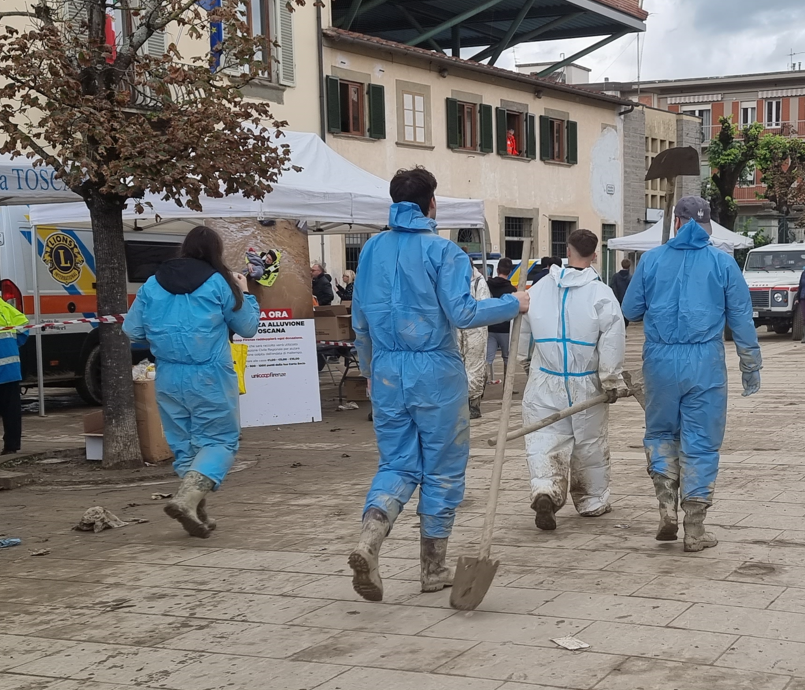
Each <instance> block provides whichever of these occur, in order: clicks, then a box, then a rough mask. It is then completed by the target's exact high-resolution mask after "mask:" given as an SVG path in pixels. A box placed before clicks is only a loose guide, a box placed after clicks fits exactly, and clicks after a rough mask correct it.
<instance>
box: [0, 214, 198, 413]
mask: <svg viewBox="0 0 805 690" xmlns="http://www.w3.org/2000/svg"><path fill="white" fill-rule="evenodd" d="M26 214H27V207H26V206H3V207H0V292H2V297H3V299H4V300H5V301H6V302H8V303H9V304H11V305H13V306H15V307H16V308H17V309H19V310H20V311H23V312H25V315H26V316H27V317H28V320H29V322H30V323H35V322H36V315H35V314H36V310H35V305H34V295H35V287H36V286H37V285H38V287H39V295H40V315H39V322H40V323H41V322H51V321H54V322H62V321H68V320H72V319H79V318H92V317H95V316H99V314H98V313H97V303H96V299H95V252H94V249H93V242H92V232H91V231H89V230H86V229H72V228H67V227H59V226H58V225H51V226H37V227H36V228H32V227H31V225H30V224H29V222H28V217H27V215H26ZM34 240H35V242H36V248H35V250H34V248H33V247H32V242H33V241H34ZM183 240H184V236H183V235H169V234H153V233H147V232H142V231H128V232H126V233H125V248H126V283H127V292H128V301H129V305H131V303H132V301H134V296H135V295H136V294H137V290H138V289H139V288H140V286H141V285H142V284H143V283H144V282H145V281H146V280H148V278H149V277H150V276H152V275H153V274H154V273H155V272H156V269H157V267H158V266H159V265H160V264H161V263H162V262H163V261H165V260H167V259H171V258H174V257H175V256H177V254H178V250H179V247H180V246H181V243H182V241H183ZM104 316H105V315H104ZM35 332H36V331H31V333H32V334H33V333H35ZM148 354H149V352H148V350H147V349H145V348H143V347H141V346H134V347H133V348H132V363H136V362H138V361H140V360H142V359H143V358H145V357H147V356H148ZM42 355H43V356H42V363H43V376H44V381H45V385H46V386H59V387H67V386H69V387H73V386H74V387H75V389H76V390H77V391H78V393H79V395H80V396H81V397H82V398H83V399H84V400H85V401H86V402H87V403H89V404H92V405H99V404H100V403H101V367H100V341H99V333H98V325H97V324H87V323H83V324H72V325H64V324H62V325H55V326H49V327H47V328H46V329H43V331H42ZM20 359H21V362H22V376H23V382H22V385H23V387H25V386H26V385H27V386H35V385H36V382H37V367H36V362H37V358H36V338H33V337H31V338H28V340H27V342H26V343H25V345H24V346H23V347H22V348H20Z"/></svg>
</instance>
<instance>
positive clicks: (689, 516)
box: [682, 501, 718, 551]
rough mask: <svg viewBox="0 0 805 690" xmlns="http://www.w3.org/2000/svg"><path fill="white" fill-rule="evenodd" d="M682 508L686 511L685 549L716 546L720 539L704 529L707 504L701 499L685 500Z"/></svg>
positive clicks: (695, 549) (696, 549)
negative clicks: (700, 500)
mask: <svg viewBox="0 0 805 690" xmlns="http://www.w3.org/2000/svg"><path fill="white" fill-rule="evenodd" d="M682 510H683V511H684V512H685V521H684V525H685V551H703V550H704V549H711V548H712V547H714V546H716V545H717V544H718V539H716V538H715V535H713V534H712V533H711V532H706V531H705V529H704V518H705V516H706V515H707V505H706V504H704V503H701V502H699V501H684V502H683V503H682Z"/></svg>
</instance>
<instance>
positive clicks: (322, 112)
mask: <svg viewBox="0 0 805 690" xmlns="http://www.w3.org/2000/svg"><path fill="white" fill-rule="evenodd" d="M323 31H324V27H323V26H322V18H321V5H317V6H316V36H317V42H318V46H317V47H318V51H319V127H320V131H319V136H320V137H321V140H322V141H325V142H326V141H327V117H326V116H327V111H326V108H325V104H324V35H323ZM322 241H324V238H323V237H322ZM321 259H322V261H324V255H323V254H322V257H321Z"/></svg>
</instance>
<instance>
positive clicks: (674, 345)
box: [622, 196, 762, 551]
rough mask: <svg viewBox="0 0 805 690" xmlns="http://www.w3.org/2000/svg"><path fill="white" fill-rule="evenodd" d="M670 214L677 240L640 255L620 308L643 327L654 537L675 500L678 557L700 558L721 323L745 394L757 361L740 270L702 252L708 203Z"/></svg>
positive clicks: (722, 407) (714, 432)
mask: <svg viewBox="0 0 805 690" xmlns="http://www.w3.org/2000/svg"><path fill="white" fill-rule="evenodd" d="M674 215H675V216H676V218H675V226H674V227H675V228H676V237H674V238H673V239H672V240H670V241H669V242H668V243H666V244H664V245H663V246H661V247H656V248H655V249H652V250H651V251H649V252H647V253H646V254H645V255H644V256H643V258H642V259H641V260H640V263H639V264H638V265H637V270H636V271H635V275H634V277H633V278H632V281H631V283H630V284H629V288H628V289H627V291H626V297H625V298H624V300H623V305H622V309H623V315H624V316H625V317H626V318H627V319H629V320H630V321H641V320H642V321H644V322H645V323H644V330H645V334H646V342H645V345H644V346H643V374H644V377H645V389H646V436H645V439H644V441H643V443H644V446H645V449H646V457H647V459H648V472H649V475H651V478H652V481H653V482H654V489H655V491H656V494H657V500H658V501H659V507H660V527H659V530H658V531H657V536H656V538H657V540H658V541H674V540H675V539H676V538H677V532H678V529H679V528H678V523H677V500H678V499H679V501H680V502H681V505H682V510H683V511H684V513H685V521H684V527H685V551H701V550H702V549H706V548H709V547H713V546H715V545H716V544H718V540H717V539H716V538H715V536H713V534H711V533H710V532H706V531H705V529H704V518H705V516H706V514H707V508H709V507H710V506H711V505H712V503H713V490H714V488H715V482H716V475H717V474H718V457H719V455H718V453H719V449H720V448H721V443H722V442H723V440H724V429H725V426H726V421H727V367H726V364H725V362H724V323H725V322H726V323H727V324H728V325H729V327H730V329H731V330H732V335H733V338H734V340H735V346H736V349H737V351H738V357H739V359H740V360H741V365H740V368H741V374H742V380H743V389H744V392H743V395H745V396H746V395H752V394H753V393H757V392H758V391H759V390H760V369H761V367H762V360H761V356H760V346H759V345H758V340H757V332H756V330H755V325H754V322H753V321H752V303H751V300H750V297H749V288H748V287H747V285H746V281H745V280H744V278H743V275H742V274H741V269H740V268H738V264H737V263H735V259H733V258H732V257H731V256H730V255H729V254H726V253H725V252H723V251H721V250H718V249H716V248H715V247H713V246H712V245H711V244H710V234H711V232H712V230H711V226H710V205H709V204H708V202H707V201H705V200H704V199H702V198H701V197H697V196H688V197H684V198H682V199H680V200H679V201H678V202H677V204H676V208H675V209H674Z"/></svg>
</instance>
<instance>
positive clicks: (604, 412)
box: [518, 230, 626, 530]
mask: <svg viewBox="0 0 805 690" xmlns="http://www.w3.org/2000/svg"><path fill="white" fill-rule="evenodd" d="M567 246H568V250H567V251H568V266H567V267H566V268H562V267H560V266H551V268H550V273H549V274H548V275H547V276H545V279H544V280H541V281H540V282H538V283H537V284H536V285H534V286H533V287H532V288H531V289H530V290H529V294H530V295H531V306H530V307H529V310H528V313H527V314H526V316H525V317H524V319H523V325H522V331H521V335H520V343H519V348H518V353H519V357H518V358H519V359H520V361H521V362H523V363H524V364H525V365H526V368H527V369H528V370H529V377H528V383H527V384H526V388H525V393H524V394H523V425H524V426H527V425H529V424H533V423H535V422H538V421H539V420H541V419H543V418H545V417H548V416H550V415H552V414H554V413H555V412H559V411H561V410H564V409H565V408H568V407H570V406H571V405H575V404H577V403H580V402H584V401H585V400H588V399H590V398H593V397H595V396H597V395H601V393H602V392H604V391H606V392H607V393H609V394H610V402H615V400H616V398H617V391H618V388H619V387H623V378H622V375H621V374H622V370H623V356H624V349H625V343H626V341H625V338H626V331H625V328H624V323H623V316H622V315H621V309H620V305H619V304H618V300H617V299H616V298H615V295H614V293H613V292H612V290H611V289H610V288H609V286H607V284H606V283H604V282H602V281H601V279H600V277H599V276H598V273H596V271H595V269H594V268H592V267H591V264H592V263H593V262H594V261H595V258H596V253H595V250H596V247H597V246H598V238H597V237H596V236H595V235H594V234H593V233H592V232H590V231H589V230H575V231H573V232H572V233H571V234H570V237H568V240H567ZM532 338H533V341H534V351H533V355H532V358H531V361H530V365H529V363H528V355H527V353H528V351H529V346H530V341H531V339H532ZM608 407H609V406H608V405H607V404H606V403H605V404H601V405H596V406H595V407H592V408H590V409H589V410H586V411H585V412H580V413H579V414H576V415H573V416H572V417H568V418H567V419H563V420H561V421H559V422H556V423H555V424H552V425H551V426H548V427H545V428H544V429H542V430H540V431H537V432H534V433H531V434H528V435H527V436H526V457H527V460H528V468H529V471H530V474H531V508H532V509H533V510H534V511H535V512H536V519H535V522H536V525H537V527H539V528H540V529H543V530H552V529H556V517H555V513H556V512H557V511H558V510H559V509H560V508H561V507H562V506H563V505H564V504H565V501H566V500H567V491H568V484H569V485H570V495H571V496H572V498H573V503H574V505H575V506H576V510H577V511H578V512H579V514H581V515H583V516H586V517H595V516H598V515H603V514H604V513H608V512H609V511H610V510H611V508H610V505H609V442H608V439H607V425H608V419H609V409H608Z"/></svg>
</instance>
